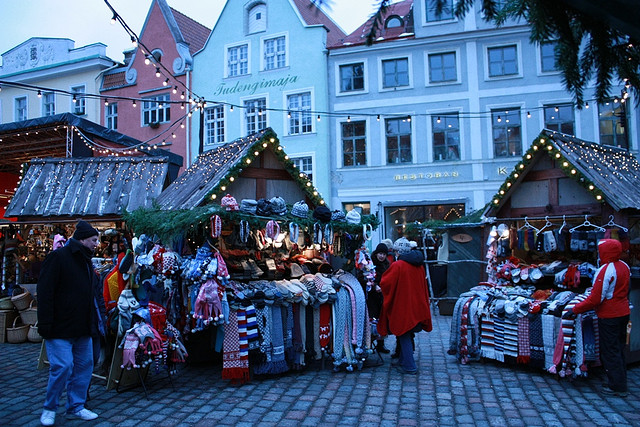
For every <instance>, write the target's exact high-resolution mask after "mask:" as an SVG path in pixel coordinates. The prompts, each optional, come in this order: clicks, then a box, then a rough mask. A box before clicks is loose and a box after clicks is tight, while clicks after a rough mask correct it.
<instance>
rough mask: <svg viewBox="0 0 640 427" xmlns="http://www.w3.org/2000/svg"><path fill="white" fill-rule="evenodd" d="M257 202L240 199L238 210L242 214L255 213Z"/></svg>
mask: <svg viewBox="0 0 640 427" xmlns="http://www.w3.org/2000/svg"><path fill="white" fill-rule="evenodd" d="M257 207H258V202H257V201H255V200H253V199H242V201H241V202H240V210H241V211H242V212H248V213H252V214H254V213H256V209H257Z"/></svg>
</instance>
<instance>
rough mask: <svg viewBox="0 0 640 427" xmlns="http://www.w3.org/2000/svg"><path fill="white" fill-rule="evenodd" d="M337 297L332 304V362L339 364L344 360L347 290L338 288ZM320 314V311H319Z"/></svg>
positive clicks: (348, 305)
mask: <svg viewBox="0 0 640 427" xmlns="http://www.w3.org/2000/svg"><path fill="white" fill-rule="evenodd" d="M336 294H337V295H336V296H337V299H336V301H335V302H334V304H333V310H332V315H333V325H334V331H333V364H334V365H335V366H339V365H341V364H342V363H343V362H345V357H344V341H345V334H346V329H347V309H348V308H349V307H350V304H349V292H348V291H347V290H346V289H345V288H340V289H339V290H338V292H337V293H336ZM321 315H322V313H321Z"/></svg>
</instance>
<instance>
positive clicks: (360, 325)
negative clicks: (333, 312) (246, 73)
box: [340, 273, 369, 354]
mask: <svg viewBox="0 0 640 427" xmlns="http://www.w3.org/2000/svg"><path fill="white" fill-rule="evenodd" d="M340 282H341V283H343V284H344V285H345V286H346V287H347V290H348V291H349V295H350V297H351V316H352V324H353V325H354V328H353V331H352V341H351V342H352V344H354V345H355V346H356V354H361V353H362V352H363V347H362V346H363V340H364V325H365V321H366V322H368V320H369V317H368V316H367V315H366V308H367V300H366V296H365V294H364V290H363V289H362V286H360V282H358V279H356V277H355V276H354V275H353V274H351V273H345V274H343V275H341V276H340Z"/></svg>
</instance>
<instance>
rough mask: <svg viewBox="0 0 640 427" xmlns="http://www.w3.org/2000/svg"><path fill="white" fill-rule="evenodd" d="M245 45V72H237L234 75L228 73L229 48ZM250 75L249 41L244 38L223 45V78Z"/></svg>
mask: <svg viewBox="0 0 640 427" xmlns="http://www.w3.org/2000/svg"><path fill="white" fill-rule="evenodd" d="M245 45H246V46H247V74H238V75H236V76H230V75H229V49H233V48H236V47H241V46H245ZM249 75H251V41H250V40H244V41H241V42H238V43H229V44H226V45H224V77H225V78H238V77H245V76H249Z"/></svg>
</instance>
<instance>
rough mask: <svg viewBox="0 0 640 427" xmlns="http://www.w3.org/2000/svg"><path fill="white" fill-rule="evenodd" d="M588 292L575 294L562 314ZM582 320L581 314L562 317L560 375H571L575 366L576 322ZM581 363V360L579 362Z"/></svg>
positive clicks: (582, 299)
mask: <svg viewBox="0 0 640 427" xmlns="http://www.w3.org/2000/svg"><path fill="white" fill-rule="evenodd" d="M588 293H589V292H585V293H584V294H579V295H576V296H575V297H574V298H573V299H572V300H571V301H570V302H569V303H568V304H567V305H566V306H565V307H564V310H563V311H562V314H563V315H564V313H566V312H567V311H568V310H569V309H571V308H573V307H574V306H575V305H576V304H578V303H579V302H581V301H584V300H585V299H586V298H587V297H588V296H589V295H588ZM581 321H582V315H580V314H579V315H578V317H577V318H576V319H562V336H563V349H562V356H561V364H562V366H561V369H560V372H558V374H559V375H560V376H561V377H565V376H571V375H572V373H573V370H574V368H575V367H576V360H575V356H576V345H577V341H576V323H577V322H581ZM580 363H581V362H580Z"/></svg>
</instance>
